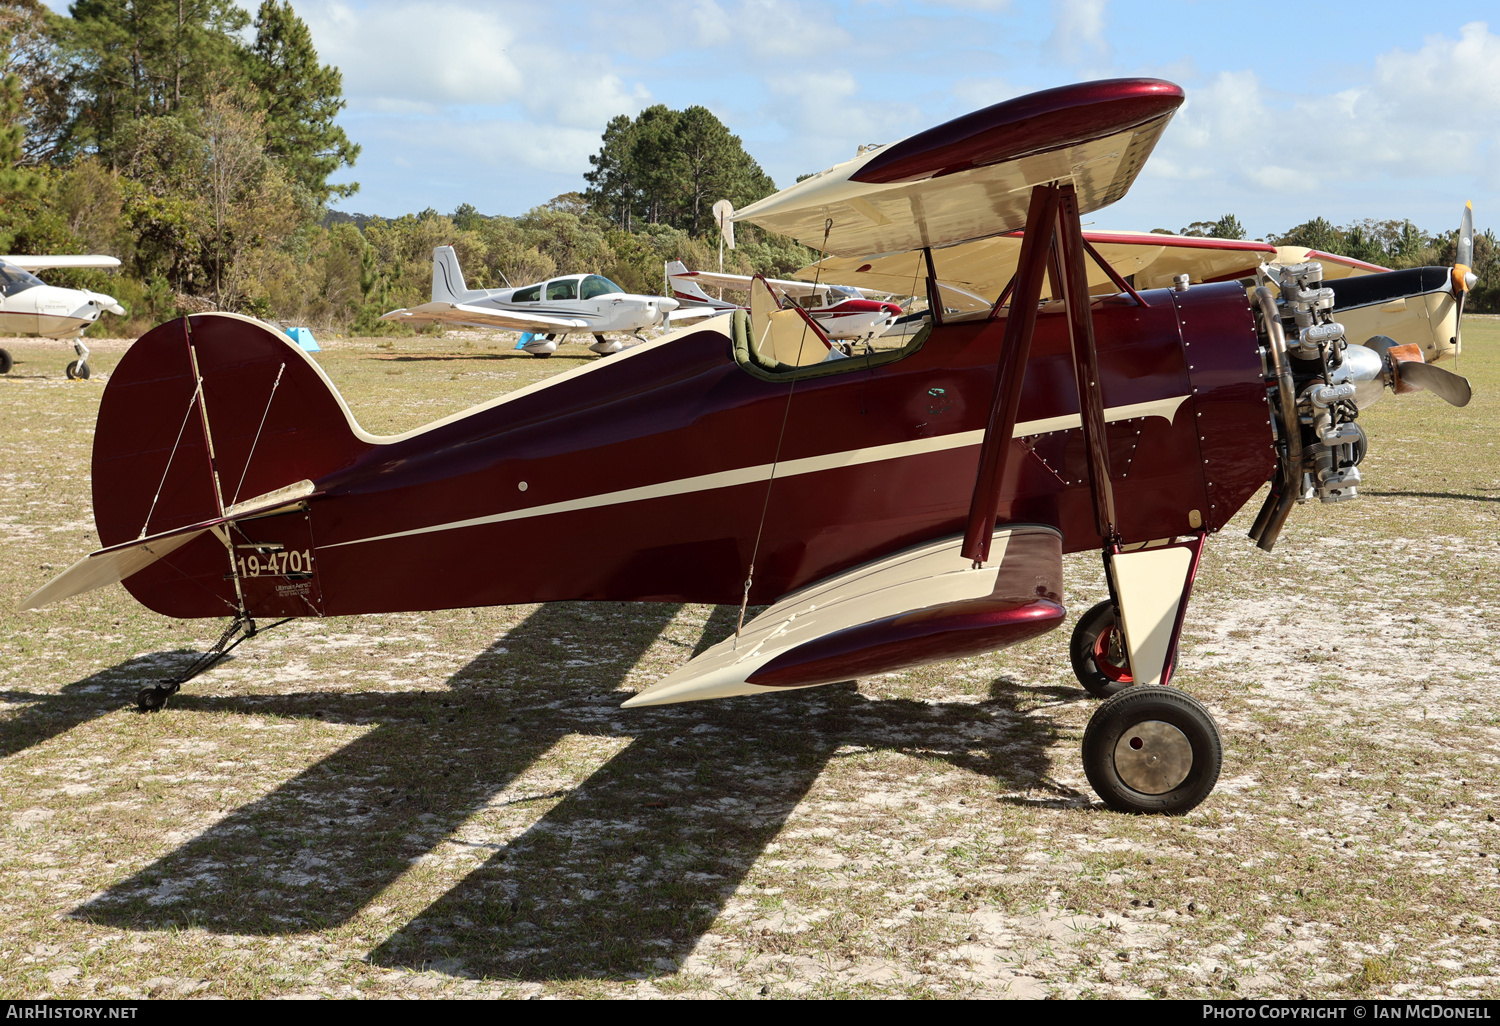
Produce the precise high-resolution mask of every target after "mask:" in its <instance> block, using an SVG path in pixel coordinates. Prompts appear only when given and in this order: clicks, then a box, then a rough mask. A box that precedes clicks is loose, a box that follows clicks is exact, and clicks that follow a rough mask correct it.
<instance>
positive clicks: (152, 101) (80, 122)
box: [62, 0, 249, 162]
mask: <svg viewBox="0 0 1500 1026" xmlns="http://www.w3.org/2000/svg"><path fill="white" fill-rule="evenodd" d="M72 14H73V17H72V19H71V20H70V21H68V22H67V23H66V25H67V31H66V33H65V37H64V39H63V41H62V42H63V45H64V47H65V48H66V50H67V51H68V54H69V56H70V58H71V61H72V64H73V73H72V82H71V85H72V87H73V89H74V90H75V92H77V93H80V94H81V95H82V96H83V97H84V98H85V99H84V102H83V103H82V104H81V105H80V107H79V110H78V112H77V115H76V116H75V118H74V123H73V126H72V128H71V134H72V135H73V137H74V139H75V141H76V142H77V144H79V145H82V146H85V147H90V146H91V147H93V148H96V149H98V150H99V152H100V153H101V154H102V155H103V156H104V157H105V159H106V160H109V161H111V162H113V161H114V159H115V151H116V147H117V145H118V144H119V143H120V142H121V141H122V138H124V137H126V136H128V134H129V132H130V131H131V130H132V128H133V127H134V122H136V121H139V120H140V119H142V118H148V117H161V116H165V115H170V114H177V113H179V112H188V111H192V110H195V109H197V108H199V107H201V106H202V104H203V102H204V101H205V99H206V98H207V97H208V96H210V95H212V94H214V93H218V92H222V91H223V90H225V89H228V88H233V87H234V86H235V85H236V84H237V83H238V82H239V81H240V80H242V78H243V72H242V70H241V61H240V56H239V55H240V46H239V41H238V39H237V34H238V33H239V32H240V30H242V29H243V28H244V27H245V25H246V24H247V23H248V22H249V16H248V15H247V14H246V13H245V12H244V11H242V10H240V9H239V7H237V6H235V4H234V2H233V0H77V2H76V3H75V4H74V5H73V7H72Z"/></svg>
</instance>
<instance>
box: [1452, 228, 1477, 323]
mask: <svg viewBox="0 0 1500 1026" xmlns="http://www.w3.org/2000/svg"><path fill="white" fill-rule="evenodd" d="M1473 264H1474V204H1473V203H1472V202H1470V203H1465V204H1464V214H1463V217H1462V218H1461V219H1460V220H1459V222H1458V243H1457V245H1456V247H1455V251H1454V255H1453V265H1454V266H1453V291H1454V292H1456V293H1458V317H1457V320H1456V321H1455V322H1454V325H1453V347H1454V350H1455V351H1456V352H1458V351H1462V349H1463V340H1464V300H1466V299H1467V298H1468V296H1469V290H1470V289H1471V288H1473V287H1474V286H1475V285H1476V284H1477V283H1478V279H1477V278H1475V276H1474V272H1473V271H1471V270H1470V269H1469V268H1470V267H1472V266H1473Z"/></svg>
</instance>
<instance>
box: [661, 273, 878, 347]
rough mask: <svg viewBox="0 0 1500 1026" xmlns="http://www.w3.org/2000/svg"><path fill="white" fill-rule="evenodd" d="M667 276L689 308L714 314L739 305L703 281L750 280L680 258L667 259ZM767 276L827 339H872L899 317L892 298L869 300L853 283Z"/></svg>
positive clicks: (729, 284)
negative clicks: (716, 294)
mask: <svg viewBox="0 0 1500 1026" xmlns="http://www.w3.org/2000/svg"><path fill="white" fill-rule="evenodd" d="M667 280H668V281H670V282H671V283H672V292H673V293H675V294H676V296H677V298H678V299H680V300H682V302H683V303H685V304H689V307H688V308H689V310H691V311H692V312H693V313H697V312H698V311H699V310H702V311H705V312H706V313H708V314H715V313H722V312H724V311H726V310H738V309H740V307H739V304H737V303H727V302H725V301H724V300H722V299H714V298H713V297H712V296H710V295H709V294H708V293H706V292H704V291H703V286H704V285H708V286H711V287H714V288H719V287H722V288H727V289H741V290H748V289H749V288H750V282H751V281H752V280H753V279H752V278H750V277H749V276H747V275H743V274H723V273H721V272H715V271H689V270H688V269H687V266H686V265H684V264H683V262H682V261H681V260H673V261H671V262H670V263H668V264H667ZM766 280H767V281H768V282H769V283H770V284H771V285H774V286H775V287H776V288H777V289H778V290H780V291H781V292H782V293H784V294H785V295H786V296H787V297H788V298H789V299H791V300H792V301H793V302H794V303H796V304H797V305H798V306H800V307H802V309H804V310H806V311H807V312H808V314H810V315H811V316H812V319H813V320H814V321H816V322H817V323H818V327H820V328H822V329H823V333H824V334H826V335H827V336H828V337H829V338H839V339H856V340H861V341H863V340H867V339H872V338H874V337H875V336H877V335H880V334H883V333H884V332H886V331H887V330H888V329H889V328H890V327H891V325H893V324H895V323H896V319H897V318H898V317H900V316H901V307H899V306H897V305H896V304H895V303H891V302H888V301H885V300H877V299H870V298H868V297H866V296H865V294H864V293H863V292H861V291H860V290H859V289H857V288H854V287H853V286H851V285H830V284H827V283H824V282H819V283H818V284H810V283H808V282H805V281H787V280H783V279H781V278H768V279H766ZM683 316H684V315H683V314H679V315H678V319H679V320H681V319H683Z"/></svg>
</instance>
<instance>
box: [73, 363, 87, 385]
mask: <svg viewBox="0 0 1500 1026" xmlns="http://www.w3.org/2000/svg"><path fill="white" fill-rule="evenodd" d="M88 376H89V365H88V364H87V363H85V362H84V361H82V360H74V361H73V362H72V363H70V364H68V377H69V378H70V379H76V380H80V381H82V380H86V379H87V378H88Z"/></svg>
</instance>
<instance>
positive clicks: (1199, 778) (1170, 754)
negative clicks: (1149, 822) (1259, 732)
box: [1083, 685, 1224, 815]
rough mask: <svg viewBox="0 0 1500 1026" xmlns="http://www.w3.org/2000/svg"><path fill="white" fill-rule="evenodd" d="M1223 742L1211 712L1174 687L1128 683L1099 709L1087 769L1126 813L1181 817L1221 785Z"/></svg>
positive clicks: (1099, 789) (1086, 735)
mask: <svg viewBox="0 0 1500 1026" xmlns="http://www.w3.org/2000/svg"><path fill="white" fill-rule="evenodd" d="M1223 764H1224V745H1223V742H1222V741H1221V740H1220V739H1219V728H1218V725H1217V724H1215V723H1214V718H1213V717H1212V716H1210V715H1209V712H1208V710H1207V709H1205V708H1203V706H1201V705H1199V704H1198V702H1197V701H1196V700H1194V699H1193V698H1192V697H1191V696H1189V695H1187V694H1185V693H1184V692H1181V691H1178V690H1177V689H1175V688H1164V687H1160V686H1157V685H1142V686H1138V687H1132V688H1128V689H1127V690H1125V691H1122V692H1120V693H1119V694H1117V695H1115V696H1114V697H1113V698H1111V699H1109V700H1108V701H1106V702H1105V703H1104V704H1103V705H1101V706H1099V708H1098V709H1095V710H1094V715H1093V717H1092V718H1091V719H1090V720H1089V725H1088V728H1087V729H1086V730H1084V732H1083V771H1084V773H1085V774H1087V776H1088V778H1089V784H1090V785H1091V786H1092V787H1093V788H1094V791H1095V793H1096V794H1098V795H1099V797H1100V798H1102V799H1104V804H1106V805H1108V806H1109V807H1110V808H1112V809H1116V810H1118V811H1120V812H1159V813H1163V814H1166V815H1180V814H1181V813H1184V812H1187V811H1188V810H1189V809H1191V808H1193V807H1194V806H1196V805H1197V804H1198V803H1199V802H1201V801H1203V799H1205V798H1207V797H1208V795H1209V792H1210V791H1212V790H1213V789H1214V785H1215V784H1216V783H1218V782H1219V770H1220V768H1221V767H1222V766H1223Z"/></svg>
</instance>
